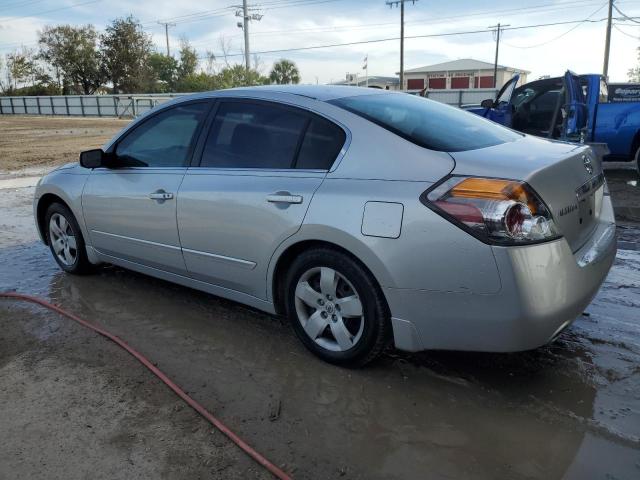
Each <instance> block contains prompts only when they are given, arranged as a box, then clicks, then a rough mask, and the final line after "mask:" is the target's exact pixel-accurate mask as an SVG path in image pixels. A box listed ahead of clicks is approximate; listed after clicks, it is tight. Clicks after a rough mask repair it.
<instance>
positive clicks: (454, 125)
mask: <svg viewBox="0 0 640 480" xmlns="http://www.w3.org/2000/svg"><path fill="white" fill-rule="evenodd" d="M329 103H332V104H334V105H337V106H339V107H341V108H344V109H345V110H348V111H350V112H352V113H355V114H356V115H359V116H361V117H364V118H366V119H367V120H370V121H372V122H373V123H376V124H378V125H380V126H381V127H384V128H386V129H387V130H390V131H391V132H393V133H395V134H397V135H399V136H401V137H402V138H405V139H407V140H409V141H410V142H413V143H415V144H417V145H420V146H421V147H424V148H428V149H430V150H438V151H442V152H462V151H465V150H475V149H478V148H484V147H491V146H493V145H499V144H501V143H506V142H513V141H515V140H517V139H518V138H520V137H521V135H520V134H518V133H516V132H513V131H512V130H509V129H507V128H505V127H503V126H501V125H498V124H497V123H493V122H491V121H489V120H486V119H484V118H482V117H480V116H478V115H476V114H473V113H469V112H465V111H463V110H460V109H458V108H455V107H450V106H448V105H445V104H442V103H438V102H435V101H433V100H428V99H426V98H423V97H418V96H416V95H409V94H405V93H390V94H376V95H359V96H355V97H345V98H338V99H335V100H331V101H330V102H329Z"/></svg>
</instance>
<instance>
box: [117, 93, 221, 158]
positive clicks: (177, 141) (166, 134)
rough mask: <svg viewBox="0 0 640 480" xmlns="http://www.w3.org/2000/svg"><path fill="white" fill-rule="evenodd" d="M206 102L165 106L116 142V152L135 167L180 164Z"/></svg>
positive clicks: (199, 121)
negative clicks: (166, 107)
mask: <svg viewBox="0 0 640 480" xmlns="http://www.w3.org/2000/svg"><path fill="white" fill-rule="evenodd" d="M208 107H209V105H208V104H207V103H206V102H203V103H190V104H186V105H180V106H177V107H173V108H169V109H167V110H164V111H162V112H160V113H158V114H156V115H154V116H152V117H151V118H149V119H148V120H145V121H144V123H142V124H140V126H138V127H136V128H135V129H134V130H133V131H132V132H131V133H129V134H127V135H126V136H125V137H124V138H123V139H122V140H120V141H119V142H118V145H117V147H116V155H117V156H118V157H119V158H121V159H122V160H124V161H125V162H126V163H127V164H128V165H131V166H136V167H182V166H184V165H185V164H186V162H187V157H188V155H189V149H190V147H191V142H192V141H193V139H194V136H195V134H196V131H197V129H198V126H199V125H200V123H202V121H203V119H204V116H205V113H206V111H207V109H208Z"/></svg>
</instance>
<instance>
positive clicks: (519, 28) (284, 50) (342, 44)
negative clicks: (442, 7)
mask: <svg viewBox="0 0 640 480" xmlns="http://www.w3.org/2000/svg"><path fill="white" fill-rule="evenodd" d="M605 20H606V17H605V18H601V19H598V20H589V19H583V20H569V21H564V22H552V23H538V24H534V25H522V26H518V27H506V28H504V29H503V31H508V30H525V29H530V28H542V27H552V26H557V25H568V24H573V23H587V22H588V23H599V22H603V21H605ZM477 33H487V30H486V29H481V30H467V31H460V32H448V33H432V34H428V35H409V36H406V37H405V39H417V38H436V37H450V36H455V35H472V34H477ZM396 40H400V37H389V38H378V39H372V40H360V41H355V42H344V43H331V44H326V45H311V46H308V47H296V48H281V49H274V50H264V51H260V52H254V53H255V54H256V55H267V54H270V53H287V52H298V51H308V50H319V49H323V48H336V47H347V46H352V45H365V44H370V43H382V42H391V41H396ZM242 55H244V53H228V54H226V56H227V57H239V56H242ZM216 56H222V55H216ZM199 58H206V57H204V56H202V57H199Z"/></svg>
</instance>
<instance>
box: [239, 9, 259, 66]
mask: <svg viewBox="0 0 640 480" xmlns="http://www.w3.org/2000/svg"><path fill="white" fill-rule="evenodd" d="M236 8H238V10H237V11H236V17H242V20H243V21H242V23H238V27H240V28H242V29H243V30H244V62H245V66H246V67H247V70H250V69H251V50H250V48H249V22H250V21H251V20H257V21H260V20H261V19H262V15H260V14H257V13H250V10H252V7H249V6H248V5H247V0H242V7H240V6H237V7H236ZM240 8H242V10H240Z"/></svg>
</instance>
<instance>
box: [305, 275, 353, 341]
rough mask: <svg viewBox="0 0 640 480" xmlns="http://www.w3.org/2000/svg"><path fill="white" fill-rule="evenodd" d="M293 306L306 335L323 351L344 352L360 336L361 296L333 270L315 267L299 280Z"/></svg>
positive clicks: (344, 278)
mask: <svg viewBox="0 0 640 480" xmlns="http://www.w3.org/2000/svg"><path fill="white" fill-rule="evenodd" d="M295 307H296V314H297V316H298V320H299V321H300V324H301V325H302V328H303V329H304V331H305V333H306V334H307V335H308V336H309V338H311V339H312V340H313V341H314V342H315V343H316V344H318V345H319V346H321V347H322V348H325V349H327V350H331V351H334V352H344V351H346V350H349V349H351V348H353V347H354V346H355V345H356V344H357V343H358V341H359V340H360V338H361V337H362V331H363V329H364V313H363V309H362V302H361V301H360V296H359V295H358V292H357V291H356V289H355V288H354V286H353V284H352V283H351V282H350V281H349V280H348V279H347V278H346V277H345V276H344V275H342V274H341V273H340V272H338V271H336V270H334V269H333V268H329V267H314V268H311V269H309V270H307V271H306V272H305V273H304V274H303V275H302V276H301V277H300V279H299V280H298V283H297V285H296V290H295Z"/></svg>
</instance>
